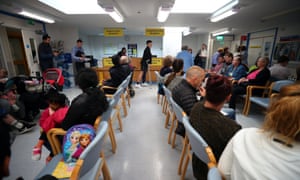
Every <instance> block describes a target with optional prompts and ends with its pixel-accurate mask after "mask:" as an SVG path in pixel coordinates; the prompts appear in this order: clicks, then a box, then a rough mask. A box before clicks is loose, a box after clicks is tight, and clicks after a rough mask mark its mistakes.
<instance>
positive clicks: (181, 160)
mask: <svg viewBox="0 0 300 180" xmlns="http://www.w3.org/2000/svg"><path fill="white" fill-rule="evenodd" d="M187 148H188V139H187V136H185V137H184V140H183V146H182V151H181V155H180V160H179V164H178V172H177V173H178V175H181V171H182V165H183V161H184V159H185V156H186V150H187Z"/></svg>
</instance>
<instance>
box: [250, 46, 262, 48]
mask: <svg viewBox="0 0 300 180" xmlns="http://www.w3.org/2000/svg"><path fill="white" fill-rule="evenodd" d="M250 48H261V46H250Z"/></svg>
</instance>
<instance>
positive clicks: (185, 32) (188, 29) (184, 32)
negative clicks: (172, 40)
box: [182, 27, 192, 36]
mask: <svg viewBox="0 0 300 180" xmlns="http://www.w3.org/2000/svg"><path fill="white" fill-rule="evenodd" d="M190 34H192V31H191V28H189V27H188V28H186V29H185V30H184V31H182V35H183V36H188V35H190Z"/></svg>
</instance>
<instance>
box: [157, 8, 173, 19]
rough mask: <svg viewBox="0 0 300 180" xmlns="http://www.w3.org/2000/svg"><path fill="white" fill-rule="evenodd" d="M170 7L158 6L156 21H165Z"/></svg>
mask: <svg viewBox="0 0 300 180" xmlns="http://www.w3.org/2000/svg"><path fill="white" fill-rule="evenodd" d="M171 9H172V7H163V6H160V7H159V9H158V12H157V21H158V22H165V21H166V20H167V19H168V17H169V14H170V11H171Z"/></svg>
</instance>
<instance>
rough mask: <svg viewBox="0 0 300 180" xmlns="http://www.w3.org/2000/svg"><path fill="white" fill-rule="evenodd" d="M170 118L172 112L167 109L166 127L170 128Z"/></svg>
mask: <svg viewBox="0 0 300 180" xmlns="http://www.w3.org/2000/svg"><path fill="white" fill-rule="evenodd" d="M169 120H170V112H169V111H168V110H167V115H166V120H165V128H168V125H169Z"/></svg>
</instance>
